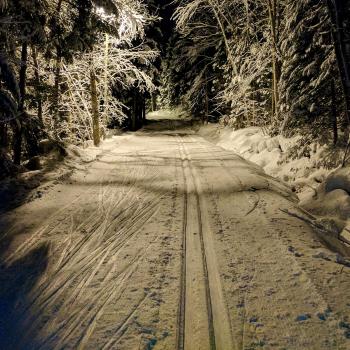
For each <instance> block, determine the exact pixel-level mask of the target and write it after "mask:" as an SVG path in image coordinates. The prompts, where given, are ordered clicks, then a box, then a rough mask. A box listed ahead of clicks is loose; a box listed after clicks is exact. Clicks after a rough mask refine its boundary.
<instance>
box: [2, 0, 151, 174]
mask: <svg viewBox="0 0 350 350" xmlns="http://www.w3.org/2000/svg"><path fill="white" fill-rule="evenodd" d="M155 20H156V18H155V17H154V16H152V15H151V14H150V13H149V12H148V9H147V6H145V5H144V4H143V3H142V2H140V1H137V0H135V1H123V0H73V1H66V0H50V1H49V0H34V1H26V0H0V29H1V30H0V149H1V154H0V163H1V164H0V169H1V170H0V172H1V176H4V175H6V173H9V172H11V168H13V166H12V164H16V165H19V164H21V162H22V161H23V160H26V159H30V158H32V157H35V156H36V155H38V154H39V153H40V142H41V140H44V139H45V140H47V139H49V140H50V141H51V142H54V143H56V144H61V145H64V143H76V144H79V143H82V142H84V141H86V140H93V141H94V144H95V145H98V144H99V143H100V139H101V137H102V136H103V135H104V134H105V133H106V129H107V128H108V126H113V125H119V126H120V125H122V126H125V127H129V128H132V129H136V128H137V127H138V126H139V125H140V124H141V121H142V119H143V118H144V116H145V108H144V104H145V98H146V97H147V96H148V95H150V93H151V92H152V91H153V90H154V84H153V82H152V80H153V79H152V77H151V75H152V70H153V67H154V65H153V64H152V62H153V61H154V60H155V59H156V57H157V56H158V52H157V50H156V47H155V46H154V45H153V46H152V45H151V43H150V42H149V40H148V39H147V38H146V37H145V32H146V31H147V30H148V27H149V26H150V25H151V23H153V22H154V21H155ZM140 106H141V107H140Z"/></svg>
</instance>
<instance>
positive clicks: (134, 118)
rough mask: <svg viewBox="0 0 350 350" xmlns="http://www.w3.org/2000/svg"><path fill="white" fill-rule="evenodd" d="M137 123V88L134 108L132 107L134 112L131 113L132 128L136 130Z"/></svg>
mask: <svg viewBox="0 0 350 350" xmlns="http://www.w3.org/2000/svg"><path fill="white" fill-rule="evenodd" d="M136 125H137V93H136V90H135V91H134V96H133V108H132V114H131V130H132V131H135V130H136Z"/></svg>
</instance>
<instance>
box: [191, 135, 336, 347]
mask: <svg viewBox="0 0 350 350" xmlns="http://www.w3.org/2000/svg"><path fill="white" fill-rule="evenodd" d="M196 144H197V145H198V146H200V147H201V148H202V149H204V150H205V151H206V152H207V153H211V154H212V151H211V150H210V148H209V147H208V146H207V144H206V142H203V141H202V140H199V142H198V140H197V142H196ZM213 159H215V157H213ZM215 161H216V162H217V163H218V164H220V166H221V168H222V169H224V170H225V172H226V173H227V174H228V176H230V177H231V178H232V179H233V180H235V181H236V182H238V183H239V184H240V186H241V187H242V188H244V185H243V183H242V181H241V179H240V178H239V176H238V175H235V174H232V172H231V171H230V170H229V169H228V168H227V166H226V165H225V164H224V162H223V160H222V159H216V160H215ZM272 179H273V178H272ZM273 181H276V180H275V179H273ZM277 187H278V186H277ZM265 190H267V191H273V189H272V188H270V186H267V188H266V189H265ZM281 192H284V191H283V189H281ZM243 194H244V195H245V196H246V197H247V200H248V201H249V202H250V200H249V197H248V193H247V190H246V191H243ZM280 194H281V193H280ZM259 202H260V199H259ZM255 209H257V210H259V211H260V214H261V215H260V217H261V218H263V220H264V221H265V223H266V225H267V226H268V227H269V226H270V223H269V221H268V220H267V218H266V216H265V215H264V213H263V212H262V211H261V209H260V208H259V203H258V204H257V205H255V204H254V209H251V210H250V211H249V212H248V213H249V214H250V213H251V212H253V210H255ZM247 215H248V214H246V215H245V216H247ZM271 232H274V231H273V230H272V231H271ZM275 241H276V242H277V243H278V244H279V245H280V246H283V247H284V248H287V247H288V244H287V245H286V244H285V243H284V242H281V240H280V239H278V238H276V239H275ZM245 254H246V255H247V252H245ZM248 255H249V254H248ZM291 259H292V261H293V263H295V264H296V265H297V266H298V267H299V269H300V271H302V273H303V274H304V275H305V276H306V278H307V281H308V283H309V285H310V286H311V287H312V289H313V292H314V293H315V294H316V295H317V297H318V298H319V299H320V300H321V301H322V302H323V304H324V305H325V306H326V307H328V303H327V301H326V300H325V299H324V297H323V295H322V294H321V292H320V291H319V290H318V288H317V286H316V285H315V284H314V283H313V282H312V280H311V278H310V277H309V276H308V274H307V272H305V270H304V268H303V267H302V266H300V264H299V262H298V260H297V259H296V258H291ZM251 263H252V265H253V266H252V269H251V270H252V271H254V272H253V275H252V278H251V279H250V281H249V284H250V285H251V284H252V282H253V280H254V278H255V276H256V261H255V260H252V262H251ZM267 265H268V268H269V269H270V271H271V274H273V271H272V269H271V266H270V265H269V264H267ZM279 292H281V293H282V294H283V295H284V296H285V297H286V299H288V300H289V298H288V297H287V294H286V292H285V291H284V290H282V289H279ZM244 294H245V297H244V308H245V310H246V305H247V303H246V294H247V291H244ZM276 294H277V293H276ZM260 297H263V294H262V293H260ZM245 314H246V312H245ZM333 317H334V316H333ZM339 322H340V320H339V319H338V320H337V324H339ZM245 324H246V322H245V320H244V323H243V329H242V345H241V349H242V350H244V349H245ZM280 326H282V325H281V324H280ZM327 327H328V328H329V331H330V333H333V334H334V333H336V332H334V331H333V332H332V329H331V328H330V325H328V324H327ZM282 330H283V331H284V332H283V334H288V333H289V330H288V329H287V328H286V327H283V326H282ZM299 330H300V332H301V333H302V334H303V339H304V340H306V339H308V335H307V333H306V331H305V330H304V329H302V328H300V329H299ZM336 341H337V348H338V347H339V345H338V339H336Z"/></svg>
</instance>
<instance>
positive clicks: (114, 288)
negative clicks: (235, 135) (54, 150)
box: [0, 113, 350, 350]
mask: <svg viewBox="0 0 350 350" xmlns="http://www.w3.org/2000/svg"><path fill="white" fill-rule="evenodd" d="M76 152H79V150H76ZM87 153H89V152H87ZM71 159H72V160H71V162H72V164H71V167H72V168H73V169H74V171H73V173H72V175H71V176H70V177H67V178H63V179H61V180H60V181H57V182H56V183H55V184H53V185H52V186H51V187H50V188H49V189H47V191H46V192H45V193H43V195H42V196H41V197H38V198H36V199H34V200H32V201H30V202H28V203H26V204H25V205H23V206H21V207H19V208H17V209H16V210H13V211H10V212H8V213H6V214H3V215H2V216H1V220H0V228H1V232H2V234H1V245H0V249H1V250H0V254H1V260H2V264H1V271H0V276H1V277H0V278H1V281H0V286H1V287H0V293H1V295H0V296H1V298H0V332H1V333H0V339H1V342H2V343H1V344H0V348H1V349H63V348H64V349H123V350H129V349H147V350H148V349H159V350H165V349H168V350H174V349H186V350H196V349H201V350H205V349H208V350H209V349H218V350H219V349H220V350H226V349H227V350H229V349H247V350H248V349H260V348H261V349H315V350H316V349H317V350H321V349H327V350H328V349H344V350H345V349H349V348H350V323H349V322H350V318H349V317H350V304H349V293H350V292H349V291H350V278H349V277H350V268H349V266H347V265H348V262H347V261H346V260H344V259H342V258H340V257H339V256H338V255H336V254H334V253H332V252H330V251H329V250H328V249H327V248H325V247H324V246H323V245H322V243H321V242H320V240H319V238H318V236H317V235H316V234H315V232H314V231H313V229H312V228H311V227H310V226H309V225H308V223H307V222H306V221H307V220H308V217H307V215H306V214H305V213H304V212H303V211H301V210H300V209H299V208H298V206H297V199H296V196H295V195H294V194H293V192H292V191H291V190H290V189H289V188H288V187H287V186H286V185H284V184H282V183H281V182H279V181H278V180H275V179H274V178H272V177H270V176H268V175H266V174H265V173H264V172H263V170H262V169H261V168H260V167H258V166H257V165H254V164H253V163H250V162H247V161H245V160H244V159H243V158H242V157H240V156H238V155H236V154H234V153H233V152H231V151H227V150H224V149H223V148H221V147H219V146H214V145H213V144H211V143H209V142H208V141H206V140H205V139H204V138H202V137H201V136H199V135H197V134H196V133H194V132H193V131H192V128H191V122H190V121H189V120H187V119H186V118H181V120H178V119H177V118H176V116H174V115H173V114H171V115H169V114H168V115H165V114H162V113H158V114H153V116H152V120H151V121H150V123H149V125H148V126H147V127H145V128H144V129H143V130H141V131H139V132H137V133H135V134H128V135H124V136H117V137H113V138H112V139H110V140H108V141H107V142H105V143H104V144H103V146H102V148H101V150H100V151H98V153H95V155H94V156H93V157H92V158H89V157H88V159H87V160H86V159H85V162H83V161H80V163H79V162H78V159H79V158H71ZM73 159H75V160H73ZM93 159H95V160H93ZM86 161H90V162H86ZM297 216H298V217H297ZM299 217H302V218H305V220H301V219H300V218H299Z"/></svg>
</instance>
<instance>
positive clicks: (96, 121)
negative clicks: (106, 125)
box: [90, 67, 101, 146]
mask: <svg viewBox="0 0 350 350" xmlns="http://www.w3.org/2000/svg"><path fill="white" fill-rule="evenodd" d="M90 89H91V106H92V134H93V139H94V145H95V146H98V145H99V144H100V141H101V137H100V116H99V108H98V107H99V106H98V97H97V86H96V74H95V70H94V68H93V67H91V71H90Z"/></svg>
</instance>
